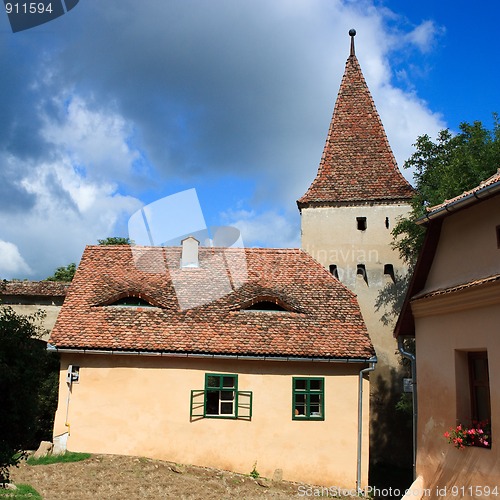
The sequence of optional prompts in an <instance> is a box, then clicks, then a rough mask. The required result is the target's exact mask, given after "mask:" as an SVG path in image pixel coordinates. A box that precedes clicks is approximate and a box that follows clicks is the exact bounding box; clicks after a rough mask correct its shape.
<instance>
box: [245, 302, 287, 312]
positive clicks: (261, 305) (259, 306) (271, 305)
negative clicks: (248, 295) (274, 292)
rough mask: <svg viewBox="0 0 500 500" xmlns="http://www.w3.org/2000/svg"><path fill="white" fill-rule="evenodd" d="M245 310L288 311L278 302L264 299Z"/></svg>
mask: <svg viewBox="0 0 500 500" xmlns="http://www.w3.org/2000/svg"><path fill="white" fill-rule="evenodd" d="M245 311H286V309H285V308H284V307H283V306H281V305H280V304H278V303H276V302H271V301H269V300H263V301H261V302H256V303H255V304H252V305H251V306H249V307H247V308H246V309H245Z"/></svg>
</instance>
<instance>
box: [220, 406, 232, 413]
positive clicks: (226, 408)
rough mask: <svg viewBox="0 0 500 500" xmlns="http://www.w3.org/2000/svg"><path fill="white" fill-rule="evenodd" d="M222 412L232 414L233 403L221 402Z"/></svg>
mask: <svg viewBox="0 0 500 500" xmlns="http://www.w3.org/2000/svg"><path fill="white" fill-rule="evenodd" d="M220 413H221V415H232V414H233V413H234V412H233V403H221V404H220Z"/></svg>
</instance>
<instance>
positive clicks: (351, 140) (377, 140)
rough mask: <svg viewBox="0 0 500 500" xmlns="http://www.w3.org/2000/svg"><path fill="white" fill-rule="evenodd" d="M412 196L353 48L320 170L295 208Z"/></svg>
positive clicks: (399, 198)
mask: <svg viewBox="0 0 500 500" xmlns="http://www.w3.org/2000/svg"><path fill="white" fill-rule="evenodd" d="M412 194H413V189H412V187H411V186H410V184H409V183H408V182H407V181H406V180H405V178H404V177H403V176H402V175H401V172H400V171H399V169H398V166H397V163H396V160H395V158H394V155H393V153H392V150H391V147H390V145H389V142H388V140H387V136H386V134H385V131H384V127H383V125H382V122H381V120H380V117H379V114H378V112H377V109H376V108H375V103H374V102H373V99H372V96H371V94H370V90H369V89H368V86H367V85H366V81H365V79H364V77H363V73H362V72H361V67H360V65H359V62H358V60H357V58H356V55H355V54H354V50H353V49H351V55H350V56H349V58H348V59H347V63H346V67H345V72H344V76H343V78H342V82H341V84H340V90H339V93H338V96H337V102H336V103H335V108H334V111H333V117H332V121H331V123H330V129H329V130H328V136H327V138H326V144H325V148H324V150H323V156H322V157H321V161H320V164H319V169H318V173H317V175H316V178H315V179H314V181H313V182H312V184H311V186H310V187H309V189H308V190H307V192H306V194H305V195H304V196H302V198H300V199H299V200H298V201H297V204H298V206H299V209H301V208H303V207H305V206H307V205H308V204H310V203H318V204H325V203H342V202H365V201H389V200H390V201H396V200H408V199H410V198H411V197H412Z"/></svg>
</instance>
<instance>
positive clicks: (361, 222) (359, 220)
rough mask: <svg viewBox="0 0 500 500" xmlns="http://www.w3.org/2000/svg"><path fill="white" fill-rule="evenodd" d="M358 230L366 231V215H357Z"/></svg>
mask: <svg viewBox="0 0 500 500" xmlns="http://www.w3.org/2000/svg"><path fill="white" fill-rule="evenodd" d="M356 223H357V226H358V231H366V217H356Z"/></svg>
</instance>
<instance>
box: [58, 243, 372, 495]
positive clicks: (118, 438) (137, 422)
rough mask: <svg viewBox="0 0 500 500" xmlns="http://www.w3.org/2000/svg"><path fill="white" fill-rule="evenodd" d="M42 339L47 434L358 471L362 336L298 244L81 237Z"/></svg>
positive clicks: (345, 296) (188, 458) (347, 478)
mask: <svg viewBox="0 0 500 500" xmlns="http://www.w3.org/2000/svg"><path fill="white" fill-rule="evenodd" d="M190 301H191V302H190ZM50 344H51V349H55V350H57V351H58V352H59V353H60V356H61V374H60V392H59V407H58V409H57V413H56V418H55V425H54V436H55V444H56V445H57V447H58V448H59V449H64V447H66V446H67V448H68V449H70V450H72V451H87V452H93V453H111V454H128V455H139V456H147V457H153V458H159V459H165V460H169V461H173V462H181V463H190V464H197V465H202V466H213V467H217V468H223V469H228V470H232V471H236V472H241V473H249V472H250V471H251V470H252V468H253V467H254V465H255V464H256V465H255V466H256V469H257V470H258V471H259V473H260V474H261V475H263V476H265V477H273V475H274V473H275V471H276V470H277V469H281V471H282V474H283V478H284V479H288V480H296V481H305V482H310V483H314V484H323V485H328V486H331V485H339V486H343V487H348V488H354V487H355V486H356V482H357V483H358V485H366V484H367V466H368V465H367V462H368V414H369V407H368V404H369V400H368V390H367V389H368V384H369V382H368V380H367V376H368V375H367V372H368V371H369V370H370V369H371V367H372V366H373V364H374V363H375V361H376V358H375V357H374V355H375V352H374V349H373V346H372V343H371V341H370V338H369V336H368V333H367V330H366V327H365V324H364V321H363V318H362V316H361V313H360V310H359V306H358V303H357V300H356V297H355V295H354V294H353V293H352V292H351V291H349V290H348V289H347V288H346V287H345V286H344V285H343V284H342V283H340V282H339V281H338V280H336V279H335V278H334V277H333V276H332V275H331V274H330V273H329V272H328V271H326V270H325V269H324V268H323V267H322V266H321V265H320V264H318V263H317V262H316V261H315V260H314V259H312V258H311V257H310V256H309V255H308V254H307V253H305V252H303V251H301V250H299V249H257V248H251V249H240V248H229V249H228V248H213V247H199V246H198V242H197V241H196V240H195V239H194V238H192V237H189V238H186V239H185V240H184V241H183V243H182V247H136V246H89V247H87V248H86V249H85V251H84V254H83V257H82V260H81V262H80V265H79V267H78V270H77V272H76V275H75V277H74V279H73V282H72V284H71V287H70V289H69V291H68V295H67V298H66V301H65V302H64V305H63V307H62V310H61V312H60V314H59V317H58V320H57V323H56V326H55V328H54V330H53V331H52V335H51V339H50ZM360 388H361V389H363V388H364V393H362V398H361V400H360V401H361V403H363V405H362V407H361V408H358V403H359V401H358V398H359V396H360V392H361V391H360ZM359 409H361V411H362V419H361V421H360V422H358V410H359ZM358 424H359V426H358ZM358 430H359V431H361V435H362V441H359V439H358ZM358 446H359V447H360V450H359V451H358ZM277 474H280V473H277Z"/></svg>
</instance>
